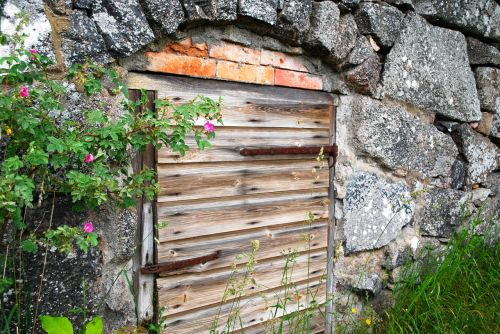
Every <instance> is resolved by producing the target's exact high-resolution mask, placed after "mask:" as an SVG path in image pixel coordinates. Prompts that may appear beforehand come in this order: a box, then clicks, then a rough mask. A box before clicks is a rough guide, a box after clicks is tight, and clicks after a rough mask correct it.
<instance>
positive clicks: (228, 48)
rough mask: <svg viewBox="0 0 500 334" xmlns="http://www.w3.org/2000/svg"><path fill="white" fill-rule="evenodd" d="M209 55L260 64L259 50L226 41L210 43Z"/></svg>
mask: <svg viewBox="0 0 500 334" xmlns="http://www.w3.org/2000/svg"><path fill="white" fill-rule="evenodd" d="M210 57H211V58H217V59H224V60H231V61H235V62H241V63H246V64H254V65H259V64H260V50H255V49H251V48H247V47H244V46H241V45H238V44H233V43H227V42H221V43H220V44H214V45H212V46H211V47H210Z"/></svg>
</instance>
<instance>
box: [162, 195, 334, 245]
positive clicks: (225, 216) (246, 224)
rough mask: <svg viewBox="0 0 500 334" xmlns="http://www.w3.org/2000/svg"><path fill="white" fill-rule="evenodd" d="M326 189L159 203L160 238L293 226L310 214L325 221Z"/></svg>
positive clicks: (326, 215)
mask: <svg viewBox="0 0 500 334" xmlns="http://www.w3.org/2000/svg"><path fill="white" fill-rule="evenodd" d="M327 190H328V189H314V190H310V191H307V192H293V193H284V194H280V193H266V194H257V195H251V196H241V197H236V198H230V199H222V200H221V199H213V200H211V201H206V202H204V203H203V202H193V203H192V204H191V203H189V204H181V205H175V202H173V203H170V202H167V203H158V205H157V208H158V220H159V221H166V222H167V223H168V226H167V227H165V228H163V229H161V230H160V232H159V239H160V242H164V241H169V240H174V239H184V238H194V237H198V236H203V235H210V234H218V233H227V232H232V231H243V230H248V229H255V228H258V227H263V226H272V225H284V224H289V223H296V222H301V221H304V220H305V219H306V213H307V212H309V211H310V212H311V213H312V214H313V215H314V217H315V218H317V219H320V218H324V219H327V218H328V203H327V201H326V200H325V199H326V197H327Z"/></svg>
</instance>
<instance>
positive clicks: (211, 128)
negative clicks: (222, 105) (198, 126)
mask: <svg viewBox="0 0 500 334" xmlns="http://www.w3.org/2000/svg"><path fill="white" fill-rule="evenodd" d="M203 128H204V129H205V131H207V132H214V130H215V126H214V125H213V124H212V123H211V122H210V121H206V123H205V125H203Z"/></svg>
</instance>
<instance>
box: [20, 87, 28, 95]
mask: <svg viewBox="0 0 500 334" xmlns="http://www.w3.org/2000/svg"><path fill="white" fill-rule="evenodd" d="M19 95H21V96H22V97H28V96H30V93H29V92H28V88H26V87H24V86H21V88H19Z"/></svg>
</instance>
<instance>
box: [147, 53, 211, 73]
mask: <svg viewBox="0 0 500 334" xmlns="http://www.w3.org/2000/svg"><path fill="white" fill-rule="evenodd" d="M146 58H147V60H148V65H147V67H146V69H147V70H149V71H154V72H163V73H173V74H181V75H189V76H194V77H202V78H214V77H215V69H216V62H215V60H213V59H207V58H198V57H191V56H184V55H177V54H172V53H164V52H159V53H157V52H146Z"/></svg>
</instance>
